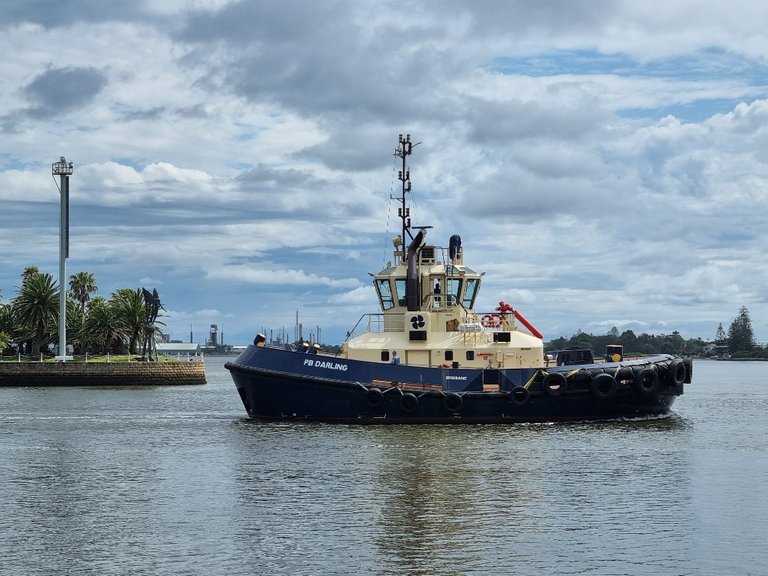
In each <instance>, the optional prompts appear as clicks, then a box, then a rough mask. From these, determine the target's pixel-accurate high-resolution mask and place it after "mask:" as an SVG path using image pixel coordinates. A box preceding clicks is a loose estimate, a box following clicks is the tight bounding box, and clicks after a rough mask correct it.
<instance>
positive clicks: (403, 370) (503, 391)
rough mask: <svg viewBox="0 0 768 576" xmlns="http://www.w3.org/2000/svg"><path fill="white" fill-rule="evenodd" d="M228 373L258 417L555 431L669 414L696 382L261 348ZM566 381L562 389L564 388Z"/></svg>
mask: <svg viewBox="0 0 768 576" xmlns="http://www.w3.org/2000/svg"><path fill="white" fill-rule="evenodd" d="M681 366H682V367H681ZM226 368H227V369H228V370H229V371H230V372H231V374H232V378H233V380H234V382H235V385H236V387H237V390H238V392H239V394H240V398H241V400H242V401H243V405H244V407H245V409H246V411H247V412H248V414H249V415H250V416H251V417H253V418H258V419H268V420H317V421H329V422H354V423H457V422H466V423H498V422H547V421H564V420H602V419H610V418H618V417H638V416H647V415H663V414H666V413H667V412H668V411H669V409H670V407H671V406H672V403H673V402H674V400H675V397H676V396H679V395H680V394H682V393H683V384H684V383H685V382H690V377H691V363H690V360H688V359H686V360H685V361H683V360H682V359H676V358H674V357H672V356H667V355H663V356H656V357H653V358H648V359H644V360H636V361H629V362H621V363H605V364H592V365H585V366H567V367H566V366H561V367H550V368H546V369H529V368H525V369H502V370H496V369H463V368H430V367H418V366H393V365H389V364H381V363H375V362H362V361H355V360H347V359H343V358H334V357H329V356H322V355H311V354H301V353H298V352H292V351H287V350H281V349H277V348H269V347H257V346H249V347H248V349H246V350H245V351H244V352H243V353H242V354H241V355H240V356H239V357H238V358H237V360H235V361H234V362H229V363H227V364H226ZM651 372H653V374H652V373H651ZM548 375H549V376H548ZM552 375H555V376H552ZM601 375H603V376H601ZM560 382H562V383H563V386H557V384H558V383H560Z"/></svg>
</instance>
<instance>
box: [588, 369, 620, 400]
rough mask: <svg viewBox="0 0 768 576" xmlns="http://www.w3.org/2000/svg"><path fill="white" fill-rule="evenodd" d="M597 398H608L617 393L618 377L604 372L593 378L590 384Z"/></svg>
mask: <svg viewBox="0 0 768 576" xmlns="http://www.w3.org/2000/svg"><path fill="white" fill-rule="evenodd" d="M589 387H590V389H591V390H592V394H594V395H595V398H599V399H601V400H607V399H608V398H613V396H614V395H615V394H616V378H614V377H613V376H611V375H610V374H607V373H605V372H603V373H602V374H598V375H597V376H595V377H594V378H593V379H592V382H591V383H590V385H589Z"/></svg>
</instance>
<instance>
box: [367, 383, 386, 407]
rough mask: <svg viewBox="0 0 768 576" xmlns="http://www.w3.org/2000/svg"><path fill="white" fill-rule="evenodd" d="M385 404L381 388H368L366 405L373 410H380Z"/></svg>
mask: <svg viewBox="0 0 768 576" xmlns="http://www.w3.org/2000/svg"><path fill="white" fill-rule="evenodd" d="M383 402H384V393H383V392H382V391H381V390H380V389H379V388H368V390H366V391H365V403H366V404H368V406H370V407H371V408H378V407H379V406H381V405H382V403H383Z"/></svg>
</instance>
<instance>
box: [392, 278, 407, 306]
mask: <svg viewBox="0 0 768 576" xmlns="http://www.w3.org/2000/svg"><path fill="white" fill-rule="evenodd" d="M395 298H397V303H398V304H399V305H400V306H405V305H406V302H405V278H397V279H396V280H395Z"/></svg>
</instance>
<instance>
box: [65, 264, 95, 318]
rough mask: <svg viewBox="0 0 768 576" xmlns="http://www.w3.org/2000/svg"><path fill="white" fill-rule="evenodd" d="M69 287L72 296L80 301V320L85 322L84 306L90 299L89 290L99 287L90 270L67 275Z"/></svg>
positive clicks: (93, 290) (92, 290)
mask: <svg viewBox="0 0 768 576" xmlns="http://www.w3.org/2000/svg"><path fill="white" fill-rule="evenodd" d="M69 289H70V290H71V294H72V297H73V298H74V299H75V300H76V301H77V302H79V303H80V316H81V318H80V321H81V323H85V308H86V306H87V305H88V302H89V301H90V299H91V292H96V290H98V289H99V287H98V286H96V279H95V278H94V277H93V274H91V273H90V272H78V273H77V274H73V275H72V276H70V277H69Z"/></svg>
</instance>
